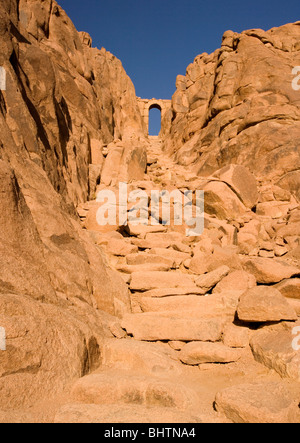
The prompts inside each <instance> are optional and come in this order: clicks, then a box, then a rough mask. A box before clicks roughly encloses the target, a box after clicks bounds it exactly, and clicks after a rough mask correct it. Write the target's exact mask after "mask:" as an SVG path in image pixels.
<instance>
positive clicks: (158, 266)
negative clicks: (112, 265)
mask: <svg viewBox="0 0 300 443" xmlns="http://www.w3.org/2000/svg"><path fill="white" fill-rule="evenodd" d="M172 267H173V263H172V264H171V265H170V264H164V263H149V264H141V265H117V266H116V269H117V271H119V272H124V273H125V274H135V273H137V272H143V273H144V272H167V271H170V270H171V268H172Z"/></svg>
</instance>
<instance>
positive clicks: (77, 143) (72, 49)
mask: <svg viewBox="0 0 300 443" xmlns="http://www.w3.org/2000/svg"><path fill="white" fill-rule="evenodd" d="M0 65H1V66H3V67H4V68H5V70H6V74H7V87H6V90H5V91H0V202H1V214H0V226H1V230H0V239H1V241H0V250H1V252H0V300H1V301H0V324H1V326H2V327H4V328H5V329H6V333H7V352H2V353H0V367H1V370H0V389H1V392H2V393H3V395H1V400H0V409H1V408H3V407H5V408H6V409H7V408H9V407H12V408H18V407H21V406H22V405H25V404H26V405H28V406H30V405H32V404H33V403H34V402H36V401H37V400H38V399H39V398H43V397H45V396H48V395H55V394H56V393H57V392H59V391H60V390H61V389H63V388H64V387H65V385H66V384H67V383H68V382H69V381H70V380H72V379H74V378H78V377H81V376H82V375H83V374H86V373H88V372H89V371H90V370H92V369H93V368H94V367H95V365H97V363H98V364H99V355H98V354H99V344H100V341H101V339H102V338H103V337H104V336H106V335H107V334H108V335H109V334H110V333H109V328H107V327H106V326H107V322H108V320H107V319H110V318H111V317H110V316H118V317H121V316H122V315H123V314H124V312H130V300H129V295H128V289H127V286H126V285H125V283H124V282H123V280H122V278H121V277H120V276H119V275H118V274H117V273H116V272H115V271H113V270H111V269H110V268H109V267H108V265H107V264H106V262H105V259H104V257H103V254H102V252H101V250H100V249H99V248H98V247H97V246H96V245H95V243H94V242H93V241H92V239H91V237H90V234H88V233H85V232H84V231H82V228H81V226H80V223H79V218H78V216H77V214H76V212H75V206H77V205H78V204H79V203H83V202H85V201H86V200H88V197H89V193H90V189H89V183H91V180H90V182H89V178H90V179H91V173H92V176H93V172H94V171H93V168H91V165H92V164H93V163H94V164H96V165H98V168H100V171H101V164H103V154H102V149H103V147H104V146H106V145H108V144H109V143H111V142H113V141H114V140H115V139H122V140H123V141H124V140H127V139H128V140H131V139H132V138H138V137H139V136H141V137H142V136H143V133H144V128H143V122H142V118H141V115H140V113H139V109H138V105H137V101H136V96H135V90H134V86H133V84H132V82H131V80H130V79H129V78H128V76H127V75H126V73H125V71H124V69H123V67H122V65H121V62H120V61H119V60H117V59H116V58H115V57H114V56H113V55H111V54H110V53H109V52H106V51H105V50H104V49H102V50H98V49H94V48H91V38H90V37H89V35H88V34H86V33H78V32H77V31H76V29H75V28H74V26H73V24H72V22H71V21H70V19H69V18H68V17H67V15H66V13H65V12H64V11H63V9H62V8H60V7H59V6H58V5H57V3H56V2H55V1H52V0H45V1H42V2H41V1H40V0H36V1H35V0H20V1H17V0H5V1H4V2H1V4H0ZM97 309H98V310H97ZM105 313H106V314H105ZM105 325H106V326H105ZM25 393H26V395H25Z"/></svg>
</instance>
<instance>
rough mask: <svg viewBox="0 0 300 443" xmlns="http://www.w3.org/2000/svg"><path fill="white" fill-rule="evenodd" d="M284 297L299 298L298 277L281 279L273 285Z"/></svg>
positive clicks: (299, 279)
mask: <svg viewBox="0 0 300 443" xmlns="http://www.w3.org/2000/svg"><path fill="white" fill-rule="evenodd" d="M275 287H276V288H277V289H278V290H279V291H280V292H281V294H282V295H284V297H287V298H295V299H298V300H300V278H291V279H288V280H283V281H282V282H281V283H278V284H277V285H276V286H275Z"/></svg>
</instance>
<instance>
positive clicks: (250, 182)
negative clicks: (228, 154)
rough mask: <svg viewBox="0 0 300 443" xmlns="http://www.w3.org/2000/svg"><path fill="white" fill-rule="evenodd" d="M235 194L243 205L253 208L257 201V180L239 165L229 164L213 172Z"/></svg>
mask: <svg viewBox="0 0 300 443" xmlns="http://www.w3.org/2000/svg"><path fill="white" fill-rule="evenodd" d="M214 177H217V178H218V179H219V180H222V181H223V182H225V183H226V184H227V185H229V186H230V188H231V189H232V190H233V191H234V192H235V193H236V194H237V196H238V197H239V199H240V200H241V201H242V202H243V203H244V205H245V206H246V207H247V208H249V209H253V208H254V207H255V206H256V204H257V203H258V188H257V182H256V179H255V177H254V175H253V174H251V172H250V171H249V170H248V169H247V168H245V167H244V166H241V165H233V164H231V165H229V166H225V167H224V168H222V169H220V170H219V171H217V172H215V173H214Z"/></svg>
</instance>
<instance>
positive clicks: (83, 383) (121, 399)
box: [70, 371, 199, 410]
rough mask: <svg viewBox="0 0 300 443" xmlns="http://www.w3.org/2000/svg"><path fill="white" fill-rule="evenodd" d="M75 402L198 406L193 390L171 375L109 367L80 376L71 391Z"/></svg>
mask: <svg viewBox="0 0 300 443" xmlns="http://www.w3.org/2000/svg"><path fill="white" fill-rule="evenodd" d="M70 402H71V403H83V404H94V405H101V406H103V405H111V404H120V405H121V404H132V405H143V406H147V407H153V406H157V407H163V408H174V409H175V410H176V409H178V410H187V409H189V408H191V407H197V404H198V403H199V399H198V396H197V395H196V394H195V393H194V391H193V390H191V389H189V388H187V387H184V386H183V385H180V384H178V383H175V382H174V383H173V382H170V381H169V380H168V379H163V378H155V377H147V376H144V375H135V374H132V372H122V371H116V372H114V371H109V372H107V371H105V372H102V373H98V374H92V375H88V376H86V377H84V378H81V379H80V380H78V381H77V382H76V383H75V384H74V386H73V388H72V390H71V394H70Z"/></svg>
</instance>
